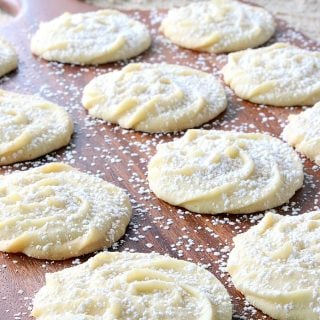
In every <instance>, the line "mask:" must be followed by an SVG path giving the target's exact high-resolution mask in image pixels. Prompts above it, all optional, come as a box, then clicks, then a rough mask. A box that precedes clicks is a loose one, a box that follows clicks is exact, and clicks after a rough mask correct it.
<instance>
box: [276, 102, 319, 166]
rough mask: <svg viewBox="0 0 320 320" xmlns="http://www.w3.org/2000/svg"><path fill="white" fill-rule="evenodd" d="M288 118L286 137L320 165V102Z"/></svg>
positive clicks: (284, 131)
mask: <svg viewBox="0 0 320 320" xmlns="http://www.w3.org/2000/svg"><path fill="white" fill-rule="evenodd" d="M288 119H289V124H288V125H287V126H286V127H285V128H284V130H283V133H282V135H283V137H284V139H285V140H286V141H288V143H289V144H290V145H292V146H294V147H295V148H296V149H297V150H298V151H299V152H301V153H303V154H304V155H306V156H307V157H308V158H310V159H311V160H314V161H315V163H316V164H317V165H319V166H320V102H318V103H317V104H315V105H314V106H313V107H312V108H310V109H308V110H306V111H304V112H302V113H300V114H299V115H293V114H292V115H290V116H289V117H288Z"/></svg>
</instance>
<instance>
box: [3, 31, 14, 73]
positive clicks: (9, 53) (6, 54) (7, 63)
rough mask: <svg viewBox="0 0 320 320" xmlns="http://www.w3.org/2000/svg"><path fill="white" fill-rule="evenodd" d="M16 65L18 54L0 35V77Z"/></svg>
mask: <svg viewBox="0 0 320 320" xmlns="http://www.w3.org/2000/svg"><path fill="white" fill-rule="evenodd" d="M17 66H18V55H17V53H16V51H15V49H14V48H13V47H12V46H11V44H10V43H9V42H7V41H6V40H5V39H3V38H1V37H0V77H2V76H4V75H5V74H7V73H9V72H10V71H13V70H15V69H16V68H17Z"/></svg>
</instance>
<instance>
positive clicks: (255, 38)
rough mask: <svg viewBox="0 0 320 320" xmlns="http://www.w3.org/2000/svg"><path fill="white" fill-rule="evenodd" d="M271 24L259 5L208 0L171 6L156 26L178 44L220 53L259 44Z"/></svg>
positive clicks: (273, 27)
mask: <svg viewBox="0 0 320 320" xmlns="http://www.w3.org/2000/svg"><path fill="white" fill-rule="evenodd" d="M275 26H276V25H275V22H274V20H273V18H272V16H271V14H270V13H268V12H267V11H266V10H265V9H263V8H259V7H254V6H251V5H248V4H244V3H241V2H238V1H232V0H212V1H204V2H194V3H191V4H189V5H188V6H185V7H181V8H177V9H171V10H170V11H169V13H168V15H167V17H166V18H165V19H164V20H163V21H162V24H161V27H160V30H161V31H162V32H163V33H164V35H165V36H166V37H167V38H169V39H170V40H171V41H172V42H173V43H175V44H177V45H179V46H181V47H184V48H188V49H193V50H197V51H204V52H214V53H221V52H231V51H238V50H243V49H247V48H252V47H256V46H259V45H261V44H263V43H265V42H266V41H267V40H268V39H269V38H270V37H271V36H272V35H273V33H274V32H275Z"/></svg>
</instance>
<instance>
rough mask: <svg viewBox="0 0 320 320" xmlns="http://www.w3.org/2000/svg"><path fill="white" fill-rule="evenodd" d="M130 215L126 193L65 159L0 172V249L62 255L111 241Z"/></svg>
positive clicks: (58, 257)
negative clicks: (2, 173)
mask: <svg viewBox="0 0 320 320" xmlns="http://www.w3.org/2000/svg"><path fill="white" fill-rule="evenodd" d="M130 217H131V206H130V202H129V198H128V196H127V195H126V193H125V192H124V191H123V190H122V189H120V188H118V187H116V186H114V185H113V184H110V183H108V182H106V181H104V180H102V179H100V178H97V177H95V176H92V175H88V174H86V173H82V172H80V171H78V170H76V169H74V168H72V167H71V166H69V165H66V164H63V163H51V164H46V165H44V166H41V167H39V168H34V169H30V170H27V171H20V172H15V173H12V174H9V175H6V176H2V177H0V220H1V224H0V250H1V251H4V252H23V253H25V254H26V255H28V256H30V257H35V258H39V259H54V260H62V259H67V258H71V257H76V256H80V255H82V254H86V253H89V252H93V251H95V250H98V249H101V248H103V247H108V246H111V245H112V244H113V243H114V242H115V241H117V240H118V239H119V238H120V237H121V236H122V235H123V234H124V232H125V229H126V227H127V225H128V223H129V220H130Z"/></svg>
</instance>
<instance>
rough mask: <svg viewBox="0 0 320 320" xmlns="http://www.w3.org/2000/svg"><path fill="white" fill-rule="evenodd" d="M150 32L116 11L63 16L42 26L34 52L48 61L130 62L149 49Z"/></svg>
mask: <svg viewBox="0 0 320 320" xmlns="http://www.w3.org/2000/svg"><path fill="white" fill-rule="evenodd" d="M150 44H151V37H150V34H149V31H148V29H147V28H146V26H145V25H143V24H142V23H141V22H138V21H135V20H133V19H132V18H130V17H128V16H127V15H125V14H123V13H121V12H119V11H116V10H98V11H93V12H86V13H76V14H70V13H64V14H63V15H61V16H59V17H57V18H55V19H53V20H51V21H48V22H44V23H41V24H40V27H39V29H38V30H37V32H36V33H35V34H34V35H33V37H32V39H31V51H32V52H33V53H34V54H36V55H38V56H40V57H42V58H44V59H46V60H49V61H52V60H53V61H59V62H65V63H74V64H101V63H107V62H112V61H117V60H123V59H128V58H131V57H134V56H137V55H139V54H140V53H142V52H143V51H145V50H147V49H148V48H149V46H150Z"/></svg>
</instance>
